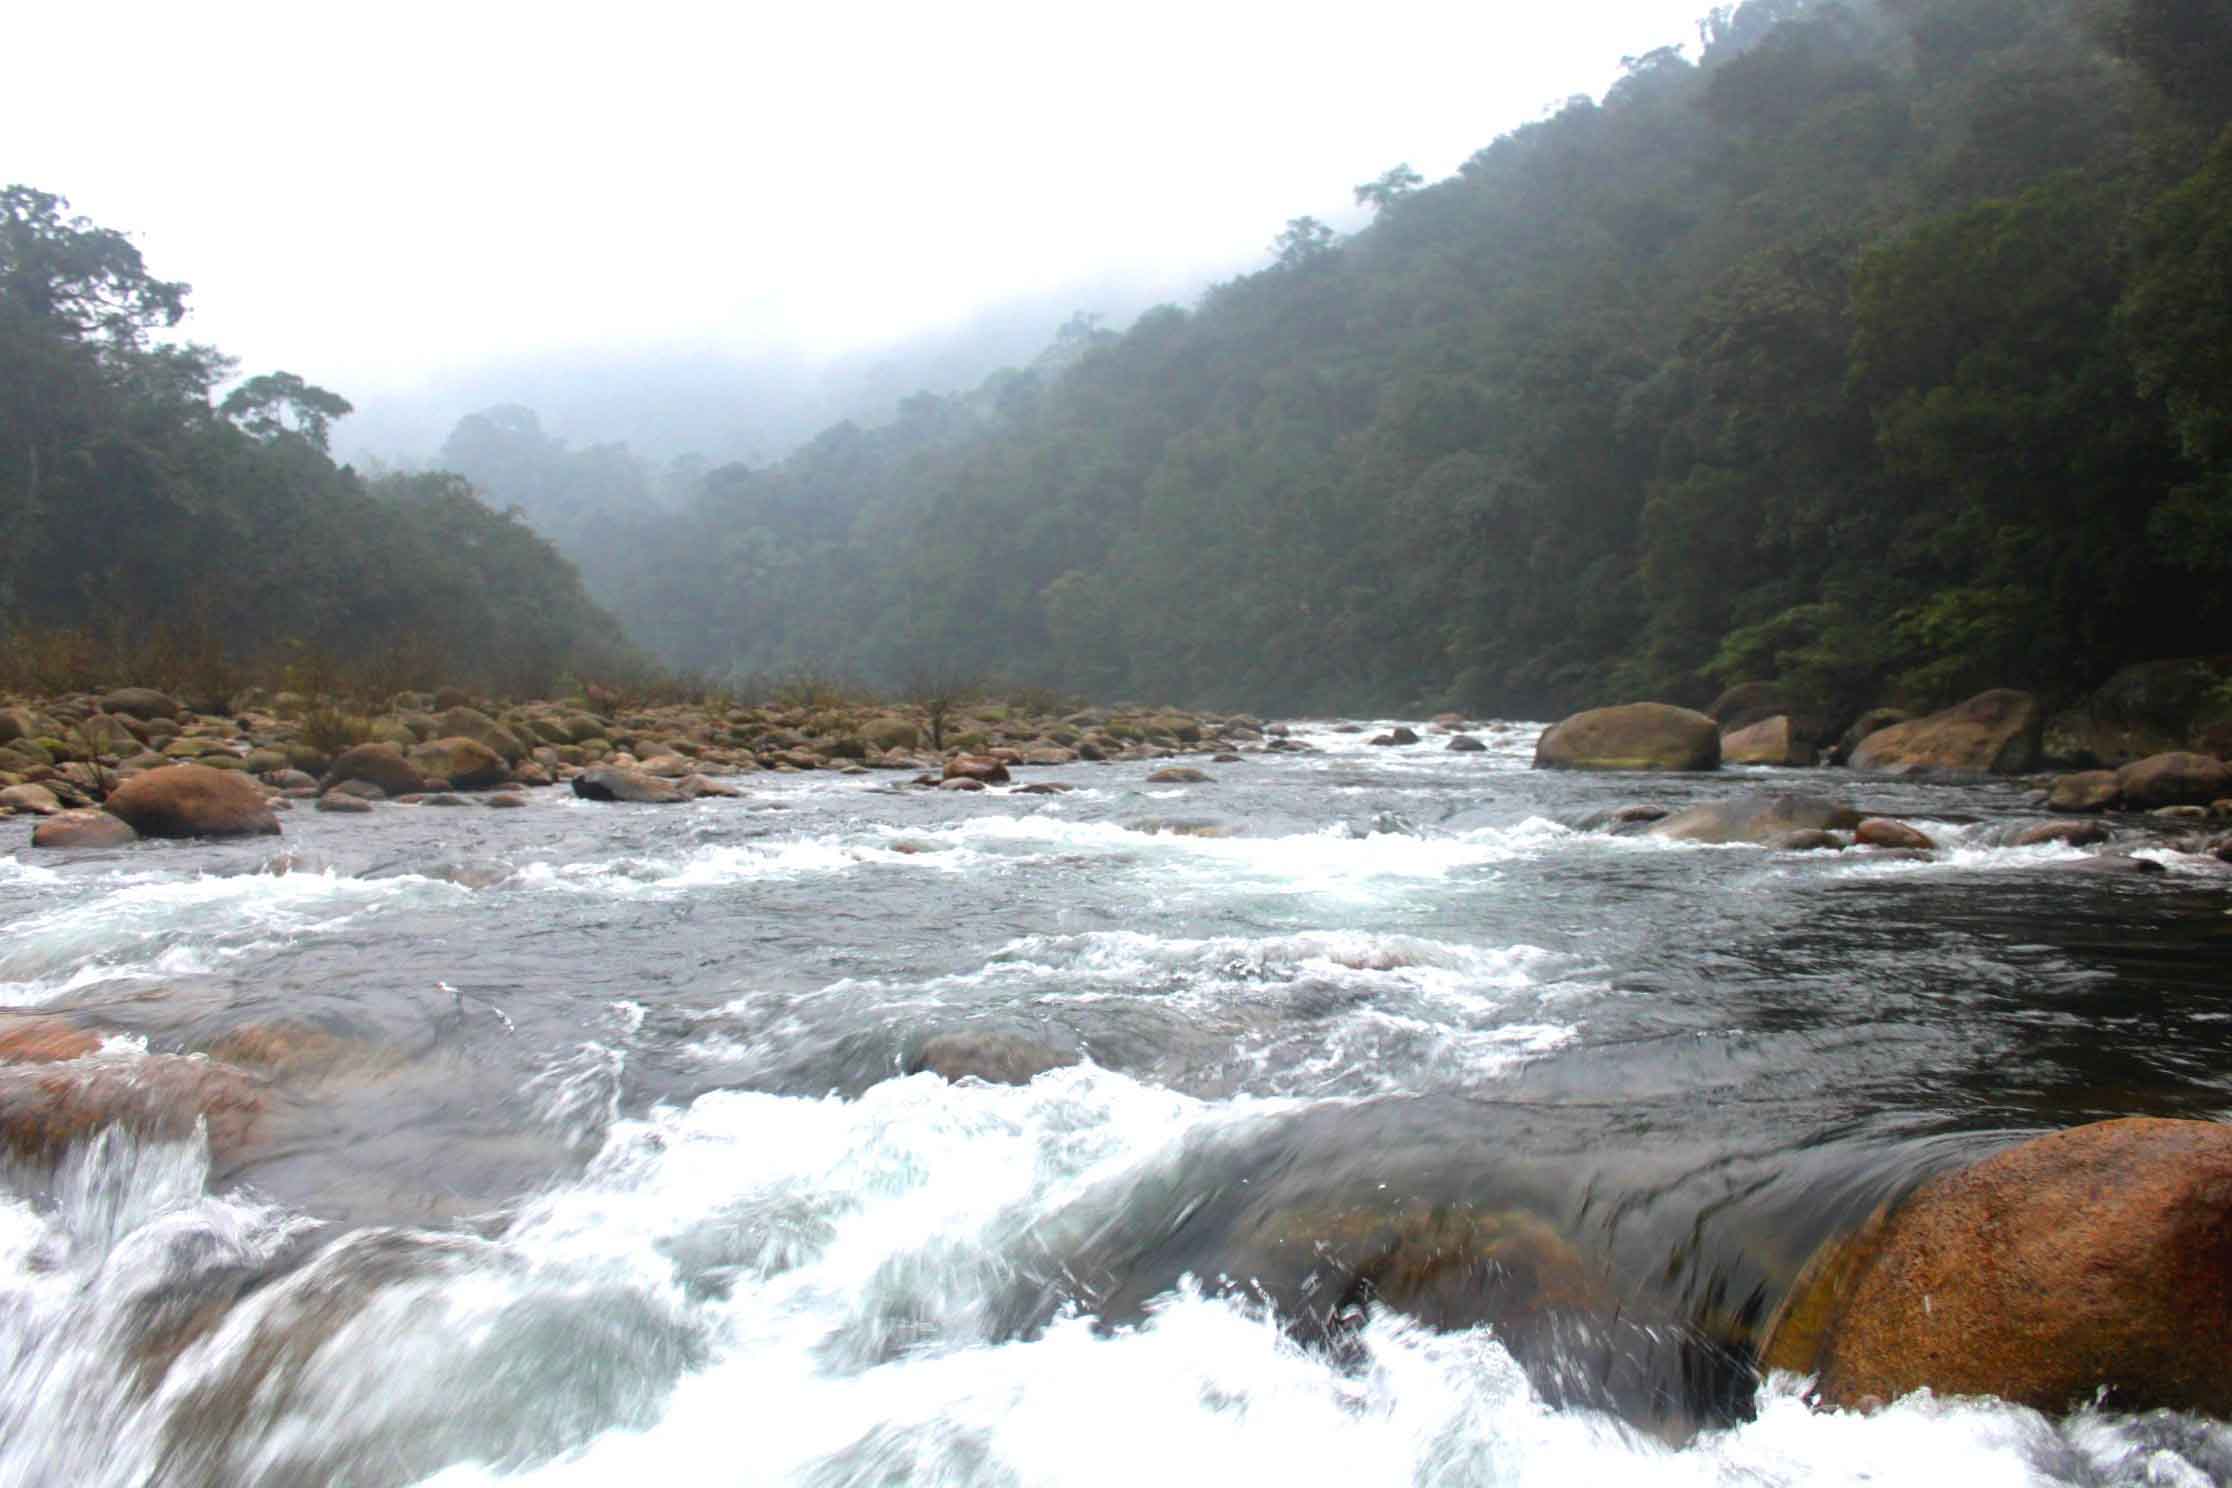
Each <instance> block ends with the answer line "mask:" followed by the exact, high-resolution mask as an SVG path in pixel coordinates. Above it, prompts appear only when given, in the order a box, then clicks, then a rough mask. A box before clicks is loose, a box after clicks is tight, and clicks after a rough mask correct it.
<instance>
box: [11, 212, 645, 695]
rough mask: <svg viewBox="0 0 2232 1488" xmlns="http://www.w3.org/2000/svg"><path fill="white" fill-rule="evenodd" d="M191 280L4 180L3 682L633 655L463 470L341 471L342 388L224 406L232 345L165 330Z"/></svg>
mask: <svg viewBox="0 0 2232 1488" xmlns="http://www.w3.org/2000/svg"><path fill="white" fill-rule="evenodd" d="M186 295H187V286H186V285H184V284H180V283H174V282H171V281H166V280H161V279H157V278H155V277H154V276H153V275H152V274H150V273H149V272H148V270H147V268H146V266H145V264H144V263H143V262H142V261H141V257H140V254H139V251H138V250H137V249H136V248H134V247H133V246H132V244H131V243H130V242H129V241H128V240H127V239H126V238H125V237H123V236H122V235H121V234H120V233H117V232H115V231H113V230H110V229H106V228H101V227H97V226H95V225H93V224H91V223H89V222H86V221H84V220H83V219H80V218H75V217H72V216H70V215H69V214H68V203H67V202H65V201H63V200H62V199H60V198H59V197H56V196H53V195H51V194H48V193H46V192H42V191H37V190H33V189H31V188H28V187H23V186H14V187H9V188H7V189H6V190H5V191H0V639H4V640H5V642H6V644H5V647H4V648H0V651H4V655H0V660H5V661H6V663H7V671H8V672H9V673H11V674H13V675H12V676H0V685H6V684H7V682H9V681H11V680H12V681H13V682H15V683H16V684H18V685H47V686H51V685H62V684H64V683H68V684H70V685H85V684H86V683H87V682H89V681H95V680H98V673H99V671H100V669H101V668H102V667H104V666H106V667H109V668H111V669H115V668H120V667H144V666H148V665H155V666H158V667H160V668H162V669H165V670H168V671H170V672H172V673H173V675H172V676H170V677H168V678H165V679H164V680H167V681H171V682H175V683H178V684H180V685H184V684H189V683H195V682H196V680H197V679H196V677H195V676H194V675H191V674H193V673H197V672H198V673H199V674H201V675H200V681H199V685H200V686H202V687H204V688H218V687H221V686H222V684H223V682H224V680H225V677H226V676H227V675H228V674H229V673H231V672H235V671H237V669H238V668H239V667H241V666H242V665H244V664H257V663H261V664H263V669H264V670H266V671H271V670H275V669H276V668H278V667H281V666H286V665H294V666H297V667H298V668H300V669H302V670H304V671H305V672H306V673H317V674H320V675H324V674H327V673H330V671H331V669H332V667H333V666H335V665H349V666H356V667H365V668H370V669H372V670H373V671H375V672H376V673H377V674H378V675H380V676H381V677H383V678H386V679H388V680H389V681H390V682H391V683H392V684H393V685H395V686H403V685H414V686H424V685H429V684H430V683H432V682H435V681H441V682H458V683H465V684H473V683H480V684H483V685H486V686H489V687H492V688H496V689H498V690H502V691H509V692H540V691H543V690H545V689H547V688H548V687H549V685H550V684H551V682H552V681H553V680H554V679H555V678H556V677H557V676H558V675H559V674H560V673H561V672H562V671H565V670H567V669H579V670H589V671H609V670H611V669H613V668H615V667H619V666H624V665H627V664H630V662H631V661H632V660H634V657H633V653H632V652H631V651H630V649H629V648H628V647H626V646H625V645H624V644H623V643H622V642H621V641H620V639H619V631H618V626H617V625H616V623H615V622H614V621H612V620H611V619H610V617H608V616H606V615H605V614H603V613H602V612H601V611H599V610H598V609H597V608H596V607H595V606H594V605H593V604H591V603H590V601H589V599H588V596H587V595H586V593H585V592H584V591H583V589H582V586H581V580H580V577H579V575H578V574H576V573H575V571H574V569H573V568H572V566H571V565H570V564H568V563H566V562H565V561H564V560H563V559H561V558H560V557H559V556H558V555H557V553H556V552H555V551H553V550H552V548H551V547H550V545H549V544H548V543H546V542H544V541H543V540H542V539H541V538H539V537H538V536H536V535H535V533H534V532H532V531H531V530H529V529H528V528H527V527H526V526H525V525H524V524H523V523H521V522H519V521H518V520H516V519H514V518H512V517H509V516H504V515H500V514H498V513H496V512H493V511H491V510H490V509H489V507H488V506H487V505H486V504H485V503H483V502H482V501H480V500H478V499H477V498H476V497H475V495H474V493H473V492H472V490H471V489H470V488H469V487H468V486H467V485H466V484H465V482H464V481H463V480H461V479H459V478H457V477H455V476H451V475H439V474H434V475H408V476H389V477H386V478H383V479H378V480H370V481H368V480H365V479H363V478H361V477H359V476H358V474H357V473H356V472H355V471H353V470H351V469H348V468H346V467H342V466H337V465H335V464H334V462H333V460H332V459H331V458H330V456H329V455H328V454H327V442H328V439H329V436H330V431H331V427H332V425H333V422H334V421H335V420H336V419H339V418H342V417H345V416H346V415H347V414H348V413H349V411H350V409H349V404H348V403H347V401H346V400H345V399H343V398H341V397H340V396H339V395H337V394H335V393H332V392H329V391H327V390H325V389H323V388H320V387H316V386H314V385H312V384H309V383H306V382H304V381H303V380H302V379H301V378H300V377H297V376H295V375H293V374H291V373H286V372H278V373H266V374H263V375H260V376H256V377H251V378H248V379H246V380H245V381H242V382H239V383H238V384H236V385H234V386H232V387H231V388H230V390H229V391H227V392H226V393H225V394H224V396H223V397H222V398H220V397H218V396H217V390H218V389H219V388H220V387H222V386H224V384H225V383H226V381H227V380H228V378H229V376H230V374H231V371H232V367H231V364H230V363H229V362H228V361H227V359H226V358H224V357H223V356H222V355H220V354H219V353H218V352H216V351H215V350H213V349H211V348H209V347H206V346H197V345H179V344H169V343H165V342H163V341H162V340H161V339H160V338H161V336H162V333H164V332H166V331H168V330H170V329H171V328H172V327H174V326H176V325H177V324H178V323H179V321H180V319H181V318H182V317H183V315H184V314H185V309H186ZM150 658H152V660H150ZM42 669H49V670H52V671H53V672H54V674H55V675H53V676H43V675H40V673H41V671H42ZM88 673H91V674H92V675H88ZM111 680H116V681H126V680H130V681H152V680H156V679H155V678H153V677H148V676H145V675H140V676H129V677H127V676H117V677H115V678H113V679H111Z"/></svg>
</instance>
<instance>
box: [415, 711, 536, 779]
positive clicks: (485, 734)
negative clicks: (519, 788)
mask: <svg viewBox="0 0 2232 1488" xmlns="http://www.w3.org/2000/svg"><path fill="white" fill-rule="evenodd" d="M430 737H433V738H437V739H458V738H463V739H471V740H473V741H475V742H476V743H480V744H485V745H487V746H488V747H489V748H490V749H493V750H495V751H496V752H497V753H498V754H500V755H502V756H503V757H504V763H505V764H507V765H516V764H518V763H519V762H520V761H521V760H523V759H525V758H526V757H527V746H526V745H525V744H524V743H522V742H520V738H519V735H517V734H515V733H513V732H512V731H511V730H510V729H508V728H505V727H504V726H503V725H502V724H500V723H498V722H497V721H496V720H495V719H493V718H491V717H489V716H488V715H487V714H486V713H483V712H481V711H480V709H478V708H466V707H456V708H445V709H443V710H442V712H441V714H440V716H438V717H436V718H435V719H434V721H433V732H432V734H431V736H430Z"/></svg>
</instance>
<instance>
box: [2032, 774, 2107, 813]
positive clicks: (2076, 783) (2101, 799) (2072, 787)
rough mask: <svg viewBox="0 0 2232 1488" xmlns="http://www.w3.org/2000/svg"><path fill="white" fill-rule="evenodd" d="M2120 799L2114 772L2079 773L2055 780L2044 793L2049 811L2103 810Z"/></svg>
mask: <svg viewBox="0 0 2232 1488" xmlns="http://www.w3.org/2000/svg"><path fill="white" fill-rule="evenodd" d="M2122 797H2123V790H2122V788H2121V787H2119V786H2118V785H2117V784H2116V772H2115V771H2114V770H2080V771H2078V772H2077V773H2076V774H2074V775H2063V776H2060V777H2059V778H2057V779H2056V780H2055V781H2054V785H2053V789H2051V790H2049V791H2048V792H2047V793H2046V809H2047V810H2049V811H2106V810H2107V809H2108V808H2109V807H2111V806H2113V805H2115V804H2116V802H2117V801H2119V800H2121V799H2122Z"/></svg>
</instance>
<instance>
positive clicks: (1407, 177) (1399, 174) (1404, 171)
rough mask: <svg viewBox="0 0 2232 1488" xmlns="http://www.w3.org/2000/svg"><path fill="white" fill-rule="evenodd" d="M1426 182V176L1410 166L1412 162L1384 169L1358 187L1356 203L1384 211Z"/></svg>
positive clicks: (1377, 210) (1375, 210)
mask: <svg viewBox="0 0 2232 1488" xmlns="http://www.w3.org/2000/svg"><path fill="white" fill-rule="evenodd" d="M1425 184H1426V178H1425V177H1424V176H1422V175H1420V174H1419V173H1418V172H1417V171H1414V170H1412V169H1411V168H1410V162H1408V161H1405V162H1404V163H1403V164H1401V165H1398V166H1394V167H1392V168H1390V169H1388V170H1385V171H1382V172H1381V173H1380V175H1379V177H1378V179H1376V180H1371V181H1366V182H1365V183H1364V184H1363V185H1361V186H1359V187H1357V188H1356V204H1357V205H1358V206H1360V207H1366V206H1368V207H1370V208H1371V209H1372V210H1373V211H1374V212H1384V211H1386V210H1387V209H1388V208H1389V207H1392V206H1394V205H1395V203H1397V202H1399V201H1401V200H1402V199H1403V198H1404V197H1406V196H1409V195H1410V194H1411V193H1412V192H1413V191H1416V190H1417V189H1418V188H1419V187H1421V186H1423V185H1425Z"/></svg>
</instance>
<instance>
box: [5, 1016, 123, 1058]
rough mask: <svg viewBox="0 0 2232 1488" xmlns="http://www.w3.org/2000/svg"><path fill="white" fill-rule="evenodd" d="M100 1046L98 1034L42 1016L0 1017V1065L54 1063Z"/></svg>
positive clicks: (60, 1020) (57, 1019) (61, 1020)
mask: <svg viewBox="0 0 2232 1488" xmlns="http://www.w3.org/2000/svg"><path fill="white" fill-rule="evenodd" d="M100 1047H101V1040H100V1038H99V1036H98V1035H96V1034H90V1033H87V1032H86V1031H85V1030H84V1029H82V1028H79V1027H78V1026H77V1025H76V1024H74V1023H72V1022H71V1021H70V1020H69V1019H67V1018H56V1017H51V1016H47V1015H45V1014H36V1013H34V1014H29V1015H26V1016H22V1017H8V1018H0V1064H54V1063H58V1062H60V1061H63V1060H67V1059H79V1058H82V1057H84V1056H85V1055H87V1054H90V1053H92V1052H93V1051H94V1050H96V1049H98V1048H100Z"/></svg>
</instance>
